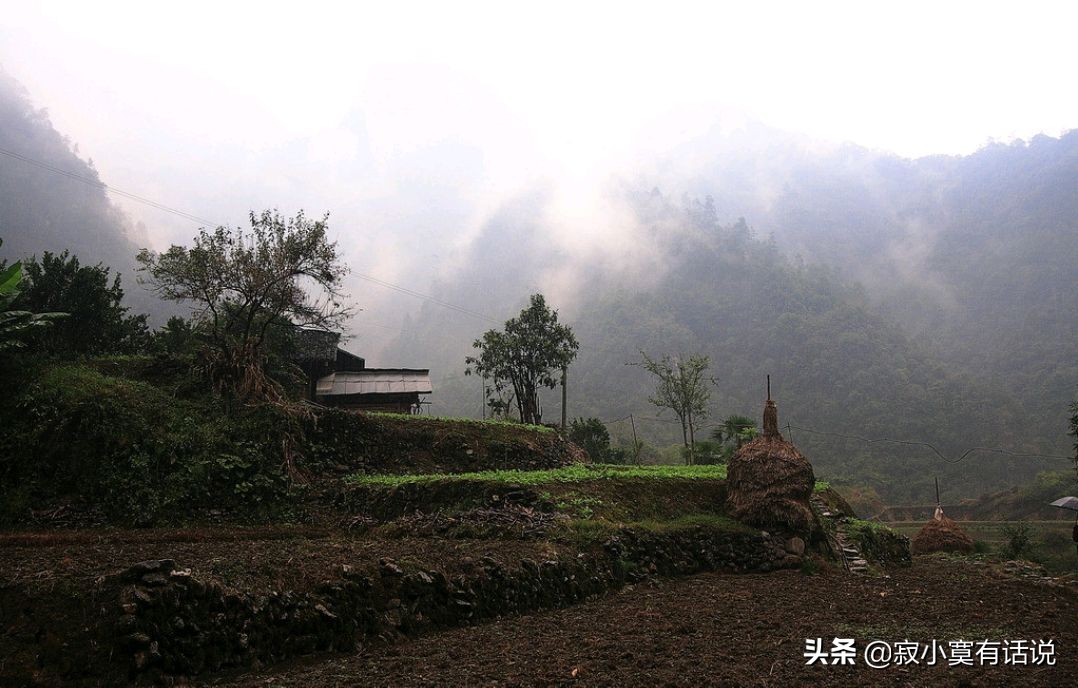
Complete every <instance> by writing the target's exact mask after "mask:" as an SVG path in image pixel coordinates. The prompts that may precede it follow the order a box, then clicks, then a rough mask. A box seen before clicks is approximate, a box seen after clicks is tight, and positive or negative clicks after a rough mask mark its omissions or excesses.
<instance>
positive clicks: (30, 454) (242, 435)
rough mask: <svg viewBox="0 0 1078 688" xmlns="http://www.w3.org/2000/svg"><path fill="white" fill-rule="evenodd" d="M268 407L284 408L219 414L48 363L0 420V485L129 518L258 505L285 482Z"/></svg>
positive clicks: (36, 499) (280, 423) (276, 424)
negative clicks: (9, 416)
mask: <svg viewBox="0 0 1078 688" xmlns="http://www.w3.org/2000/svg"><path fill="white" fill-rule="evenodd" d="M267 413H268V414H275V415H276V414H281V415H283V414H282V413H281V412H280V411H279V410H272V409H267V408H252V409H249V410H246V411H245V413H244V414H243V415H241V416H240V417H238V418H233V419H230V420H228V421H226V420H225V419H223V418H221V417H219V414H217V413H216V411H215V410H214V407H212V406H200V405H199V404H198V403H195V402H193V401H186V400H180V399H176V398H173V397H171V396H169V395H168V394H166V393H165V392H164V391H162V390H161V389H159V388H157V387H154V386H153V385H150V384H147V383H145V382H141V381H138V380H128V379H121V378H117V377H111V376H107V375H103V374H101V373H99V372H97V371H95V370H92V369H90V368H88V367H85V366H74V365H71V366H55V367H51V368H47V369H46V370H45V371H44V372H43V374H42V375H41V377H40V378H39V379H38V380H36V381H35V382H33V383H31V384H30V385H29V386H28V388H27V389H26V390H25V392H24V394H23V395H22V396H21V398H20V400H19V401H18V403H17V405H16V413H15V414H14V415H15V418H14V419H13V420H14V422H12V423H8V424H5V426H4V428H3V429H0V453H2V456H0V484H2V485H5V486H19V487H20V489H21V490H23V495H22V496H23V497H24V498H25V497H27V496H28V497H29V499H30V502H31V503H33V504H36V505H47V504H50V503H56V502H68V503H75V504H80V505H82V506H92V507H94V508H95V509H99V510H100V511H102V512H104V514H105V515H107V516H108V517H109V518H110V519H112V520H116V521H119V522H126V523H132V524H136V525H149V524H152V523H158V522H162V521H169V520H176V519H177V518H179V517H181V516H182V515H184V514H187V513H190V512H191V511H192V510H194V509H198V508H204V507H217V508H227V507H228V506H230V505H231V506H234V507H236V508H238V509H240V510H248V511H252V510H254V511H258V510H260V509H263V508H266V507H267V506H269V505H272V504H273V503H274V502H276V501H277V500H278V498H279V497H281V496H282V495H283V494H284V493H285V492H286V491H287V489H288V480H287V479H286V476H285V475H284V474H283V471H282V468H281V463H282V460H281V446H282V445H281V442H282V439H283V434H284V433H285V432H287V428H288V427H289V425H288V424H287V423H286V422H284V421H286V420H287V419H282V418H277V417H274V418H268V417H266V414H267ZM9 492H10V490H5V494H4V495H3V496H4V499H5V500H6V499H7V497H8V494H7V493H9ZM12 496H15V495H12ZM5 511H6V510H5ZM7 516H8V518H9V519H10V518H12V517H13V516H14V514H10V513H9V514H7Z"/></svg>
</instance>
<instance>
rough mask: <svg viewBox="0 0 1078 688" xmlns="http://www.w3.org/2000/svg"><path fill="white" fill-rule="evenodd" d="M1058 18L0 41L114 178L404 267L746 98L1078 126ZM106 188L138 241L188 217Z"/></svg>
mask: <svg viewBox="0 0 1078 688" xmlns="http://www.w3.org/2000/svg"><path fill="white" fill-rule="evenodd" d="M1076 25H1078V9H1076V6H1075V5H1074V4H1072V3H1036V2H1014V3H1000V4H993V3H986V2H969V3H966V2H944V3H941V2H932V3H915V2H895V3H890V4H886V3H875V2H851V3H824V2H794V3H766V2H755V3H749V2H737V3H716V2H712V3H676V2H651V3H641V4H632V3H626V2H616V3H599V2H579V1H578V2H567V3H558V2H543V3H528V4H525V3H512V2H504V1H502V2H492V3H469V2H430V3H408V2H376V3H343V2H337V3H319V2H310V1H308V2H303V3H295V2H293V3H281V4H276V3H268V2H257V3H249V4H241V3H237V2H221V1H220V0H217V1H216V2H208V3H201V2H184V3H159V2H145V1H143V2H131V3H113V2H100V1H99V2H72V3H59V2H25V1H17V2H8V1H6V0H0V64H2V65H3V67H4V69H6V70H7V71H8V72H9V73H10V74H11V75H12V76H14V77H15V78H16V79H18V80H19V81H21V82H22V83H23V85H25V86H26V88H27V89H28V91H29V92H30V95H31V97H32V98H33V100H34V101H35V103H37V104H38V105H39V106H42V107H47V108H48V110H49V112H50V114H51V117H52V120H53V122H54V124H55V125H56V127H57V128H58V129H59V130H60V131H61V132H63V133H64V134H66V135H68V136H69V137H71V139H72V140H73V141H75V142H77V143H78V145H79V148H80V152H81V154H82V155H84V156H88V157H91V158H93V159H94V161H95V164H96V165H97V168H98V170H99V171H100V172H101V173H102V176H103V178H104V179H105V181H107V182H109V183H110V184H113V185H114V186H116V187H118V188H121V189H124V190H127V191H131V192H134V193H137V194H140V195H144V196H148V197H151V198H153V199H155V200H158V201H160V202H162V203H165V204H167V205H171V206H174V207H178V208H181V209H183V210H185V211H188V212H191V213H194V214H196V215H200V216H202V217H208V218H211V219H214V220H219V221H221V222H229V223H236V222H239V221H241V220H242V218H243V217H244V215H245V213H246V211H247V210H248V209H251V208H261V207H267V206H273V205H276V206H280V207H281V209H282V210H285V211H292V210H294V209H295V208H298V207H305V208H307V209H308V210H309V211H311V212H314V213H319V212H321V211H324V210H331V211H333V213H334V218H335V220H336V224H335V225H334V226H335V227H337V228H338V229H339V230H341V231H342V232H345V234H346V235H347V236H349V237H351V239H352V241H351V243H350V244H349V245H348V247H347V248H348V250H349V253H350V259H351V260H352V262H353V263H354V265H355V266H356V268H357V269H358V270H360V271H363V270H365V271H367V272H369V273H372V274H376V275H378V276H380V277H382V278H383V279H389V280H395V281H402V280H404V279H406V278H407V274H406V273H407V271H408V270H409V269H412V268H413V267H414V265H415V262H414V261H415V260H416V259H417V255H416V254H419V255H418V260H420V261H421V262H424V263H427V264H434V263H438V262H441V261H443V260H445V259H446V258H447V257H448V256H449V255H450V254H451V253H452V251H453V250H454V247H456V248H459V247H460V246H461V245H463V243H464V242H466V240H467V239H468V238H469V237H470V236H473V235H474V233H475V232H476V231H477V228H478V227H479V226H480V225H481V222H482V220H483V218H484V217H486V215H487V214H488V213H489V212H490V211H491V209H492V208H493V207H494V206H496V205H497V204H498V203H499V202H500V201H501V200H502V199H503V198H504V197H506V196H507V195H511V194H514V193H517V192H519V191H520V190H521V189H523V188H526V187H527V186H528V185H532V184H535V183H538V182H543V183H551V184H554V185H555V186H556V187H557V189H558V192H557V193H556V194H554V197H555V198H556V199H557V200H556V202H555V203H554V207H555V208H556V211H555V212H556V213H558V214H560V216H561V219H562V220H563V221H564V220H568V221H570V222H568V223H566V222H562V224H563V225H566V226H569V225H572V222H571V220H572V219H573V218H574V216H578V217H580V218H590V219H594V217H595V215H596V213H597V212H598V211H597V210H596V208H597V207H598V205H597V201H596V190H595V187H596V184H597V180H602V179H603V178H604V176H605V175H609V174H612V173H620V172H625V171H627V170H631V169H633V168H634V166H637V165H641V164H646V161H647V160H648V159H649V158H650V157H651V156H653V155H654V154H657V153H661V152H662V151H664V150H667V149H669V148H671V147H672V146H674V145H676V144H679V143H684V142H685V141H689V140H692V139H693V138H695V137H697V136H700V135H702V134H704V133H705V132H708V131H709V130H713V129H714V127H716V126H720V127H721V128H723V129H724V130H728V129H730V128H731V127H735V128H736V127H737V126H738V124H739V122H742V121H745V120H746V119H750V120H759V121H761V122H763V123H766V124H768V125H771V126H775V127H778V128H781V129H786V130H790V131H793V132H798V133H803V134H806V135H808V136H810V137H813V138H816V139H820V140H823V141H835V142H839V141H852V142H854V143H858V144H861V145H865V146H868V147H872V148H880V149H886V150H890V151H894V152H897V153H900V154H902V155H908V156H919V155H924V154H930V153H966V152H970V151H972V150H974V149H976V148H977V147H979V146H981V145H983V144H984V143H985V142H987V141H988V140H990V139H992V138H996V139H1004V140H1009V139H1012V138H1015V137H1022V138H1028V137H1030V136H1032V135H1033V134H1035V133H1038V132H1045V133H1049V134H1058V133H1060V132H1061V131H1063V130H1066V129H1070V128H1074V127H1078V89H1075V88H1073V69H1074V66H1075V65H1076V64H1078V41H1075V40H1074V39H1073V28H1074V26H1076ZM417 199H419V200H418V201H417ZM124 207H125V209H127V210H128V212H129V213H130V214H131V215H132V217H134V218H135V219H136V220H138V221H141V222H143V223H144V224H145V225H146V227H147V230H148V232H149V237H150V240H151V242H153V243H155V244H156V245H158V247H160V246H162V245H165V244H166V243H167V242H168V241H183V240H185V239H187V238H189V237H190V235H191V233H192V229H193V228H192V226H191V225H189V224H186V223H185V222H184V221H183V220H180V219H178V218H175V217H171V216H167V215H163V214H161V213H160V212H158V211H154V210H151V209H147V208H144V207H140V206H138V205H135V204H129V203H126V202H125V203H124ZM353 228H361V229H362V232H363V236H364V237H365V239H366V241H360V240H359V239H358V238H356V235H353V234H351V233H350V232H351V231H352V230H353ZM357 231H358V230H357ZM372 238H374V239H376V240H377V243H378V252H377V255H374V253H373V252H371V251H369V250H366V248H365V246H364V244H369V242H370V240H371V239H372ZM406 258H407V259H406ZM413 285H414V283H413ZM375 310H376V309H373V308H372V309H370V310H369V311H368V314H370V313H371V312H373V311H375ZM375 315H377V314H375ZM371 317H374V316H371ZM372 322H373V321H372Z"/></svg>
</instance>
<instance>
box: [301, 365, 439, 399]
mask: <svg viewBox="0 0 1078 688" xmlns="http://www.w3.org/2000/svg"><path fill="white" fill-rule="evenodd" d="M433 391H434V387H432V386H431V384H430V371H429V370H410V369H403V368H402V369H394V368H368V369H367V370H357V371H348V372H338V373H330V374H329V375H326V376H325V377H323V378H320V379H319V380H318V386H317V387H316V389H315V394H317V395H319V396H337V395H342V394H401V393H407V392H417V393H419V394H430V393H432V392H433Z"/></svg>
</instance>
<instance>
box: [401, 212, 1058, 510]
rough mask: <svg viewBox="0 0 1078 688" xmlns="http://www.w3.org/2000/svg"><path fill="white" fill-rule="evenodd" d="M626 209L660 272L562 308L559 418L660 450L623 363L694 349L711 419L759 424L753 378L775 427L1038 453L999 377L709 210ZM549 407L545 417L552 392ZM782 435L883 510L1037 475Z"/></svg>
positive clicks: (639, 380)
mask: <svg viewBox="0 0 1078 688" xmlns="http://www.w3.org/2000/svg"><path fill="white" fill-rule="evenodd" d="M633 204H634V206H635V210H636V212H637V215H638V217H639V218H640V221H641V223H642V226H643V231H644V234H645V235H647V236H649V237H650V238H651V242H652V244H653V245H654V246H655V247H656V251H658V252H661V254H662V256H663V261H662V267H661V269H659V268H657V270H660V272H661V274H660V275H657V274H656V273H654V272H653V273H652V274H648V275H645V276H642V277H641V279H639V280H638V281H637V282H636V283H635V288H634V285H633V284H631V283H630V284H623V285H622V286H614V285H615V284H616V282H617V280H616V279H612V278H610V279H608V276H604V275H603V274H602V273H596V274H595V275H593V276H592V277H591V278H590V279H589V280H588V281H587V282H586V283H584V284H583V285H582V287H581V289H580V291H579V292H578V294H577V298H578V299H580V303H579V304H577V305H575V306H574V307H573V309H572V310H573V318H572V322H573V324H574V328H575V329H576V332H577V334H578V336H579V338H580V340H581V344H582V346H581V354H580V358H579V360H578V362H577V363H576V364H575V365H574V366H573V372H572V377H571V385H570V390H571V392H570V394H571V399H572V401H571V414H572V415H574V416H576V415H595V416H598V417H600V418H603V419H604V420H608V421H617V422H615V423H612V424H611V428H612V430H613V433H614V434H615V436H620V437H622V438H625V437H626V436H627V434H628V433H629V431H630V429H629V424H628V422H626V421H624V420H620V419H623V418H624V417H626V416H628V415H629V414H630V413H633V414H634V417H635V418H636V419H638V431H639V432H640V433H641V434H642V435H644V436H645V437H647V438H648V439H649V440H651V441H653V442H659V443H671V442H674V441H676V440H677V439H678V436H679V433H680V430H679V428H678V426H677V425H676V424H674V423H671V422H669V421H671V420H672V417H668V418H667V419H666V422H664V421H663V420H661V419H657V418H655V416H656V411H655V409H654V407H651V406H650V405H649V404H648V402H647V397H648V395H649V393H650V392H651V390H652V381H651V379H650V378H649V376H648V375H647V374H646V373H645V372H644V371H643V370H641V369H640V368H639V367H635V366H629V365H626V364H627V363H632V362H635V361H638V360H639V351H640V350H644V351H647V352H649V353H651V354H653V355H656V354H662V353H672V354H686V355H687V354H690V353H703V354H707V355H709V356H710V357H711V361H712V370H711V373H712V374H713V375H714V376H715V378H716V386H715V388H714V393H713V399H712V421H711V422H712V423H716V422H718V420H719V419H720V417H722V416H726V415H729V414H732V413H743V414H748V415H751V416H757V415H758V413H759V410H760V407H761V403H762V399H763V395H764V387H763V381H764V376H765V375H766V374H771V375H772V379H773V382H774V388H775V393H776V396H777V398H778V399H779V402H780V417H781V420H782V422H783V423H786V422H790V423H793V424H794V425H799V426H803V427H806V428H812V429H815V430H822V431H828V432H837V433H847V434H856V435H862V436H868V437H873V438H876V437H891V438H899V439H917V440H923V441H926V442H929V443H931V444H933V445H934V446H936V447H937V448H939V449H940V451H941V452H942V453H944V454H945V455H947V456H957V455H959V454H961V453H962V452H963V451H965V450H966V449H967V448H970V447H974V446H989V447H998V446H1006V447H1012V448H1020V449H1023V450H1025V451H1037V450H1039V449H1043V447H1044V446H1045V445H1046V444H1048V443H1047V442H1044V441H1043V439H1042V438H1044V437H1046V436H1047V433H1048V430H1047V429H1046V428H1045V427H1044V424H1043V423H1039V422H1038V420H1037V419H1035V418H1033V417H1031V415H1030V414H1029V413H1028V412H1027V411H1026V410H1025V409H1023V408H1022V406H1021V405H1020V404H1018V403H1017V402H1016V401H1015V398H1014V396H1013V395H1012V394H1010V390H1008V389H1006V388H1005V387H1004V386H1003V385H1001V384H999V381H997V380H994V379H991V378H974V377H972V376H968V375H963V374H959V373H956V372H954V371H952V370H949V369H948V367H947V366H945V365H944V364H943V363H941V361H940V359H939V358H938V357H936V356H935V355H934V354H933V352H932V351H931V350H930V349H929V348H927V347H925V346H922V345H921V344H919V343H918V342H916V341H914V340H913V339H911V338H909V337H907V336H906V335H905V334H904V333H903V332H902V330H901V328H899V327H898V326H897V325H896V324H894V323H892V322H888V320H887V319H886V318H884V317H882V316H880V315H878V314H875V313H874V312H872V309H871V306H870V302H869V300H868V299H867V298H866V297H865V296H864V294H863V292H862V290H861V289H860V288H858V287H857V286H856V285H851V284H847V283H846V282H845V281H844V279H843V278H842V276H841V275H840V274H838V273H837V272H836V271H835V270H832V269H828V268H823V267H819V266H811V265H805V264H799V263H796V262H793V261H790V260H788V259H787V258H785V257H784V256H783V255H782V252H781V251H780V250H779V246H778V245H776V243H775V242H773V241H770V240H763V239H760V238H759V237H757V236H755V235H754V233H753V231H752V229H751V228H750V227H749V226H748V225H747V224H746V223H744V222H738V223H735V224H734V225H729V226H723V225H722V224H721V223H720V222H719V221H718V219H717V216H716V214H715V212H714V209H713V207H712V206H711V205H710V204H709V203H707V202H699V201H695V202H690V203H688V205H683V204H682V203H680V202H677V203H673V202H671V201H669V200H668V199H667V198H665V197H664V196H663V195H662V194H661V193H660V192H658V191H653V192H651V193H650V194H648V193H644V194H637V195H636V196H635V197H634V198H633ZM510 279H515V278H510ZM425 318H426V320H425V321H424V323H425V326H426V327H427V328H429V329H428V330H426V331H425V332H424V331H422V330H420V329H416V330H415V333H414V334H413V336H410V337H409V338H408V340H409V342H410V345H411V348H412V349H415V348H416V347H420V346H422V343H423V342H433V341H437V340H438V329H439V328H443V327H452V328H454V329H460V328H464V327H471V328H472V329H473V330H481V329H482V328H483V324H482V323H476V322H474V321H471V320H469V319H468V318H459V317H457V318H454V317H453V316H452V315H450V314H443V313H441V312H440V311H439V310H436V309H431V310H430V311H429V312H427V313H426V314H425ZM450 320H452V321H455V322H454V323H453V324H452V325H450V324H449V322H448V321H450ZM415 327H416V328H419V327H420V326H419V325H416V326H415ZM404 345H405V344H404V343H402V346H404ZM455 349H456V350H448V349H442V350H441V351H433V350H430V351H428V352H427V353H426V356H427V357H428V359H429V360H430V361H431V363H432V365H443V366H446V369H452V368H453V367H454V361H453V360H452V358H453V356H454V355H463V349H462V347H459V346H457V347H455ZM456 367H459V365H458V366H456ZM477 384H478V383H477V381H475V380H474V379H470V378H465V379H463V380H461V379H456V380H447V381H445V382H444V384H443V385H442V386H441V387H440V388H439V389H438V395H439V397H441V398H440V399H439V403H440V404H446V403H448V404H450V405H451V404H454V403H455V404H459V405H460V408H463V409H469V408H476V407H477V406H478V397H479V394H478V390H477V389H476V385H477ZM548 407H549V408H552V409H554V413H557V409H558V407H557V404H556V401H555V398H554V397H553V396H552V397H550V399H549V403H548ZM442 408H444V406H442ZM548 418H549V414H548ZM793 435H794V438H795V439H796V441H797V442H798V444H799V445H800V446H802V447H803V448H804V449H805V450H806V451H807V452H808V454H809V455H810V456H811V457H812V459H813V462H814V464H815V465H816V466H817V467H818V471H819V473H820V475H821V476H824V477H825V478H827V479H831V480H834V481H837V482H848V483H853V484H868V485H872V486H874V487H875V488H876V489H877V490H879V491H880V492H881V493H883V494H885V495H886V496H887V497H888V498H889V499H891V500H895V501H904V500H914V501H917V500H925V499H929V497H930V494H929V491H930V489H931V488H930V485H931V483H932V478H933V476H939V477H940V478H941V482H942V483H943V485H944V486H945V488H946V490H947V492H948V493H949V494H951V495H963V494H977V493H979V492H982V491H984V490H986V489H989V488H990V487H992V486H995V485H1003V484H1013V483H1014V482H1015V481H1020V480H1024V479H1028V478H1029V477H1031V476H1032V475H1033V474H1034V473H1035V472H1036V471H1037V470H1043V469H1044V467H1045V466H1047V465H1050V464H1049V463H1047V462H1045V461H1044V460H1031V459H1016V458H1013V457H1001V456H999V455H992V454H974V455H972V456H970V457H968V458H967V459H965V460H963V461H961V462H957V463H953V464H948V463H945V462H943V461H941V460H940V459H939V458H938V457H936V456H935V455H934V454H932V453H931V451H930V450H927V449H926V448H925V447H909V446H903V445H896V444H878V443H877V444H866V443H864V442H859V441H855V440H844V439H838V438H835V437H831V436H824V435H815V434H809V433H807V432H804V431H798V430H794V431H793Z"/></svg>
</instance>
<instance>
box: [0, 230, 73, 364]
mask: <svg viewBox="0 0 1078 688" xmlns="http://www.w3.org/2000/svg"><path fill="white" fill-rule="evenodd" d="M3 243H4V242H3V240H2V239H0V246H2V245H3ZM21 283H22V263H21V262H15V263H13V264H11V265H8V266H4V265H3V264H0V354H2V353H4V352H6V351H8V350H10V349H17V348H19V347H21V346H25V342H24V341H23V337H24V336H25V335H27V334H28V333H29V332H31V331H32V330H35V329H37V328H41V327H48V326H50V325H52V323H53V322H55V321H56V320H59V319H60V318H65V317H67V313H31V312H30V311H21V310H9V309H10V307H11V305H12V304H13V303H14V302H15V299H16V298H18V296H19V287H20V285H21Z"/></svg>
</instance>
